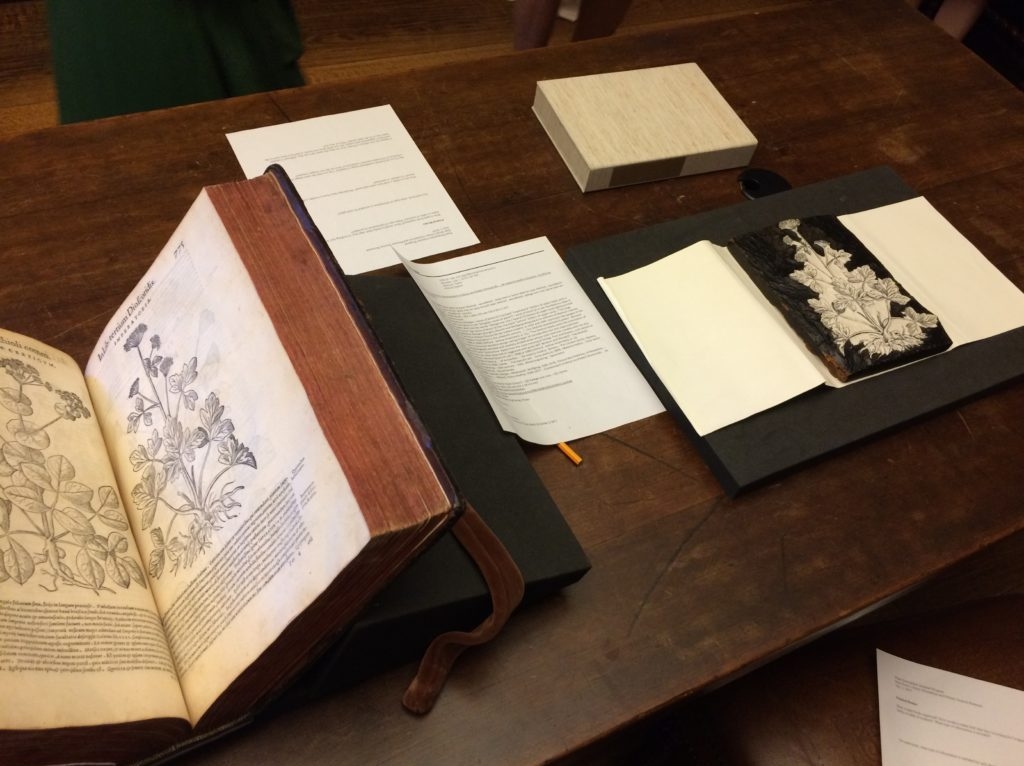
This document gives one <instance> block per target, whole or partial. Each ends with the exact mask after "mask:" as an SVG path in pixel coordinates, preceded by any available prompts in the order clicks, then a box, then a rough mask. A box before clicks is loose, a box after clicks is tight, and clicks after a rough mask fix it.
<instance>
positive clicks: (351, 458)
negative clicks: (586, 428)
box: [0, 172, 521, 764]
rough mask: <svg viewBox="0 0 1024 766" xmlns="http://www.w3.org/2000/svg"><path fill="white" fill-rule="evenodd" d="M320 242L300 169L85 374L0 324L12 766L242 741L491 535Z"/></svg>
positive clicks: (7, 752)
mask: <svg viewBox="0 0 1024 766" xmlns="http://www.w3.org/2000/svg"><path fill="white" fill-rule="evenodd" d="M320 244H321V243H320V242H319V240H318V234H317V232H316V230H315V228H314V227H312V225H311V224H309V223H308V220H307V219H306V218H305V217H304V216H303V214H302V209H301V204H300V203H298V201H297V198H295V197H294V192H293V190H292V189H291V187H290V185H289V184H288V182H287V179H285V178H284V177H283V174H278V173H276V172H270V173H268V174H267V175H264V176H262V177H259V178H256V179H253V180H251V181H246V182H241V183H234V184H224V185H221V186H214V187H209V188H207V189H205V190H204V191H203V192H202V193H201V195H200V196H199V198H198V199H197V201H196V202H195V204H194V205H193V206H192V208H191V210H190V211H189V212H188V214H187V216H186V217H185V218H184V220H183V221H182V222H181V224H180V225H179V227H178V228H177V230H176V231H175V233H174V236H173V237H172V239H171V241H170V242H169V243H168V244H167V246H166V247H165V248H164V250H163V251H162V252H161V253H160V255H159V256H158V258H157V259H156V261H155V262H154V263H153V265H152V267H151V268H150V269H149V271H148V272H147V274H146V275H145V277H144V278H143V279H142V281H141V282H140V283H139V285H138V286H137V287H136V288H135V290H134V291H133V292H132V294H131V295H129V296H128V298H127V299H126V300H125V301H124V303H123V304H122V306H121V307H120V309H119V310H118V311H117V312H116V313H115V315H114V317H113V318H112V319H111V320H110V322H109V324H108V325H107V327H106V329H105V330H104V332H103V334H102V336H101V337H100V339H99V342H98V344H97V345H96V347H95V349H94V351H93V353H92V355H91V357H90V359H89V361H88V364H87V365H86V369H85V374H84V376H83V374H82V372H81V371H80V370H79V369H78V367H77V366H76V364H75V363H74V361H73V360H72V359H71V358H70V357H68V356H67V355H65V354H63V353H62V352H60V351H58V350H56V349H54V348H51V347H48V346H45V345H43V344H40V343H38V342H36V341H34V340H32V339H30V338H27V337H24V336H21V335H15V334H12V333H0V406H2V408H3V410H4V413H3V414H4V415H5V416H6V417H5V419H4V423H3V425H2V426H0V432H2V433H0V688H2V689H3V691H4V698H5V702H4V704H3V705H0V762H3V763H12V764H13V763H17V764H31V763H54V762H69V761H73V762H83V761H88V762H119V763H120V762H125V761H131V760H137V759H139V758H144V757H147V756H150V755H152V754H154V753H158V752H161V751H166V750H167V749H169V748H174V747H175V746H176V745H179V744H181V743H183V742H186V741H189V740H195V739H197V738H203V737H206V736H212V735H213V734H215V733H216V732H218V730H222V729H224V728H229V727H231V726H233V725H236V724H237V723H238V722H240V721H244V720H245V719H246V717H247V716H249V715H250V714H252V713H253V712H254V711H256V710H258V709H259V708H260V707H261V706H262V705H263V704H264V703H266V702H267V701H268V700H269V699H271V698H272V697H273V696H274V695H275V694H276V693H277V692H279V691H280V690H281V689H282V687H283V686H284V685H285V684H286V682H287V681H288V680H289V679H291V678H292V677H293V676H294V675H295V673H296V672H297V671H298V670H300V669H302V668H303V667H304V666H305V665H306V664H307V663H308V662H309V661H310V660H311V659H312V658H313V657H315V656H316V655H317V654H318V653H319V651H320V650H322V649H323V648H325V647H326V646H327V645H328V644H329V642H330V641H331V640H332V639H333V638H335V637H336V636H337V635H338V634H339V632H340V631H342V630H343V629H344V628H345V627H346V626H347V625H348V624H349V623H350V622H351V621H352V619H353V618H354V617H355V616H356V615H357V613H358V612H359V611H360V609H361V608H362V607H363V606H364V604H365V603H366V602H367V601H368V599H369V598H370V597H371V596H373V595H374V594H375V593H377V592H378V591H379V590H380V589H381V588H382V587H383V586H384V585H385V584H386V583H387V582H388V581H389V580H391V578H392V577H393V576H394V575H395V574H397V573H398V572H399V571H400V570H401V569H402V568H403V567H404V566H405V565H406V564H407V563H409V562H410V561H411V560H412V559H413V558H414V557H415V556H416V554H417V553H418V552H419V551H421V550H422V549H424V548H425V547H426V546H427V545H429V544H430V543H431V542H432V540H433V539H434V538H435V536H436V535H438V534H439V533H440V532H441V531H442V530H444V529H445V528H446V527H448V526H449V523H450V522H453V520H455V519H456V518H458V519H459V521H458V523H457V524H456V527H455V529H456V536H457V537H458V538H459V540H460V542H463V543H464V544H466V541H467V537H469V538H474V539H476V538H480V537H484V538H486V529H485V528H484V529H483V530H481V529H480V528H479V526H476V527H472V528H471V529H470V534H469V535H468V536H467V535H465V534H464V535H463V536H461V537H460V536H459V535H458V530H459V528H460V527H462V526H463V522H465V521H466V520H467V518H470V517H472V516H473V515H474V514H473V513H472V510H471V509H468V508H467V509H465V513H464V514H462V515H461V516H460V511H462V510H463V508H462V504H461V501H460V499H459V497H458V495H457V494H456V492H455V491H454V489H453V487H452V486H451V484H450V482H449V480H448V479H447V477H446V474H445V473H444V472H443V470H442V469H441V468H440V467H439V464H438V462H437V461H436V459H435V456H434V454H433V452H432V448H431V445H430V443H429V440H428V438H427V437H426V435H425V433H424V432H423V431H422V428H421V427H420V424H419V421H418V418H417V416H416V414H415V413H414V411H413V410H412V408H411V406H410V404H409V402H408V401H407V399H406V398H405V396H404V394H403V393H402V391H401V389H400V388H399V386H398V385H397V383H396V381H395V379H394V378H393V376H392V375H391V372H390V369H389V367H388V365H387V363H386V362H385V361H384V359H383V355H382V353H381V351H380V349H379V347H378V345H377V343H376V341H375V338H374V336H373V335H372V333H371V332H370V331H369V329H368V327H367V325H366V324H365V321H364V318H363V317H362V315H361V314H360V311H359V309H358V307H357V306H356V305H355V303H354V301H353V300H352V297H351V295H350V294H349V293H348V291H347V287H346V286H345V284H344V282H343V280H342V279H341V278H340V275H339V274H338V272H337V270H336V267H335V266H334V264H333V262H332V261H331V260H330V258H329V256H328V257H324V256H323V253H324V252H325V251H324V250H323V249H322V248H321V247H320ZM477 520H478V517H477ZM470 542H472V540H471V541H470ZM499 547H500V546H499ZM491 559H492V560H494V561H498V562H499V564H500V565H504V564H503V563H502V562H503V560H502V558H501V553H500V551H499V552H498V553H497V554H495V555H492V556H491ZM511 567H512V569H513V570H514V569H515V567H514V564H512V565H511ZM484 574H485V577H487V572H486V571H485V573H484ZM517 574H518V571H517V570H516V571H515V572H514V573H513V575H512V577H511V581H512V582H513V585H511V586H509V587H508V588H506V589H505V591H504V592H503V593H502V594H499V595H500V596H501V598H503V599H504V606H505V611H506V612H507V611H510V609H508V606H509V603H510V602H511V603H512V605H513V606H514V602H515V600H516V598H517V596H516V593H515V589H516V585H515V576H516V575H517ZM488 582H489V583H490V582H491V580H490V579H488ZM519 586H520V588H521V580H520V581H519ZM499 595H496V596H495V599H496V609H497V607H498V601H499V600H501V598H499ZM505 616H507V614H506V615H505ZM501 622H503V618H502V617H500V616H499V619H498V620H497V621H493V620H492V625H491V626H490V628H491V629H494V628H495V627H496V626H498V627H500V623H501ZM457 653H458V652H457V649H455V650H453V649H452V648H451V647H450V646H449V647H447V648H445V647H441V648H440V649H439V651H437V652H435V657H434V660H435V662H434V664H433V666H432V667H430V668H427V672H426V674H425V675H423V674H421V677H420V678H419V679H418V682H420V687H419V688H418V690H415V691H418V693H420V694H421V696H422V694H423V693H425V694H427V696H429V695H430V694H432V693H434V692H436V687H437V684H438V681H439V678H443V674H444V672H445V671H446V669H447V667H448V666H450V664H451V662H452V661H453V660H454V655H456V654H457ZM424 684H425V685H426V687H428V688H426V689H425V690H424V688H422V687H423V685H424ZM414 686H415V684H414ZM419 702H420V706H421V707H423V700H422V699H420V701H419ZM426 706H427V707H429V701H428V702H427V704H426Z"/></svg>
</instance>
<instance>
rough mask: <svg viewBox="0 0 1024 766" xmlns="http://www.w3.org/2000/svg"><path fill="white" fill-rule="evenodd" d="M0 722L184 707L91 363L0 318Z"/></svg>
mask: <svg viewBox="0 0 1024 766" xmlns="http://www.w3.org/2000/svg"><path fill="white" fill-rule="evenodd" d="M0 414H2V415H3V416H4V417H3V421H2V425H0V689H2V690H3V696H4V700H5V701H4V703H3V704H2V705H0V729H24V728H56V727H62V726H90V725H96V724H104V723H122V722H127V721H138V720H144V719H148V718H163V717H176V718H187V717H188V714H187V711H186V709H185V704H184V700H183V699H182V695H181V689H180V687H179V685H178V678H177V675H176V673H175V671H174V666H173V664H172V662H171V657H170V652H169V650H168V647H167V642H166V640H165V638H164V634H163V629H162V627H161V625H160V620H159V617H158V616H157V614H156V607H155V604H154V602H153V595H152V592H151V591H150V590H149V587H148V582H147V579H146V576H145V574H144V572H143V567H142V561H141V558H140V555H139V551H138V548H137V547H136V545H135V541H134V539H133V537H132V534H131V531H130V530H129V526H128V521H127V519H126V517H125V512H124V505H123V503H122V502H121V499H120V497H119V494H118V492H117V490H116V488H115V487H116V482H115V481H114V475H113V473H112V471H111V467H110V461H109V460H108V458H107V455H106V451H105V448H104V445H103V438H102V436H101V434H100V429H99V426H98V425H97V422H96V418H95V417H94V413H93V405H92V403H91V401H90V400H89V396H88V393H87V392H86V389H85V382H84V380H83V379H82V373H81V371H80V370H79V369H78V367H77V365H76V364H75V362H74V360H73V359H71V358H70V357H69V356H67V355H66V354H63V353H62V352H60V351H58V350H56V349H53V348H50V347H49V346H44V345H43V344H40V343H37V342H36V341H34V340H32V339H30V338H26V337H24V336H22V335H16V334H14V333H8V332H4V331H0Z"/></svg>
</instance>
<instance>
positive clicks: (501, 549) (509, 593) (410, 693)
mask: <svg viewBox="0 0 1024 766" xmlns="http://www.w3.org/2000/svg"><path fill="white" fill-rule="evenodd" d="M452 533H453V534H454V535H455V539H456V540H458V541H459V544H460V545H461V546H462V547H463V548H464V549H465V551H466V553H468V554H469V556H470V558H472V559H473V561H474V563H475V564H476V566H477V567H478V568H479V570H480V574H481V575H483V578H484V581H485V582H486V583H487V589H488V590H489V591H490V593H491V603H492V609H491V614H490V615H489V616H488V617H487V619H486V620H484V621H483V622H482V623H480V624H479V625H478V626H477V627H476V628H474V629H473V630H471V631H468V632H467V631H450V632H448V633H442V634H441V635H439V636H438V637H437V638H435V639H434V640H433V641H432V642H431V643H430V646H429V647H427V651H426V653H425V654H424V655H423V659H422V660H421V661H420V667H419V670H418V671H417V673H416V677H415V678H413V680H412V683H410V684H409V688H408V689H406V691H405V695H404V696H403V697H402V705H403V706H404V707H405V709H406V710H408V711H409V712H411V713H415V714H417V715H423V714H425V713H429V712H430V710H431V709H432V708H433V707H434V703H435V702H436V701H437V697H438V695H439V694H440V693H441V689H442V688H443V687H444V683H445V681H446V680H447V678H448V674H449V673H450V672H451V669H452V665H454V664H455V660H456V659H458V657H459V655H460V654H462V652H463V651H465V650H466V649H468V648H469V647H471V646H477V645H479V644H483V643H486V642H487V641H490V640H491V639H492V638H494V637H495V636H497V635H498V632H499V631H500V630H501V629H502V627H503V626H504V625H505V623H506V622H508V618H509V617H510V616H511V615H512V612H513V611H515V608H516V607H517V606H519V602H520V601H522V598H523V591H524V583H523V575H522V573H521V572H520V571H519V567H518V566H517V565H516V562H515V561H514V560H513V559H512V557H511V556H510V555H509V553H508V551H507V550H505V546H504V545H502V543H501V540H499V539H498V538H497V536H496V535H495V534H494V532H492V531H491V529H490V527H488V526H487V524H486V522H484V520H483V519H482V518H480V515H479V514H478V513H477V512H476V511H475V510H474V509H473V507H472V506H470V505H468V504H467V505H466V507H465V510H464V512H463V513H462V515H461V516H460V517H459V519H458V521H456V522H455V524H454V526H453V527H452Z"/></svg>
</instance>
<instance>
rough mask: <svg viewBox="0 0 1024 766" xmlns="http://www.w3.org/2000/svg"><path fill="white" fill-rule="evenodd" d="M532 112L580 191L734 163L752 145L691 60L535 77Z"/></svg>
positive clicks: (744, 158) (747, 156) (747, 155)
mask: <svg viewBox="0 0 1024 766" xmlns="http://www.w3.org/2000/svg"><path fill="white" fill-rule="evenodd" d="M533 111H534V114H536V115H537V119H538V120H540V123H541V125H543V126H544V130H546V131H547V134H548V136H549V137H550V138H551V141H552V142H553V143H554V145H555V148H556V149H557V150H558V153H559V154H560V155H562V159H563V160H564V161H565V164H566V165H567V166H568V167H569V170H570V172H571V173H572V175H573V177H574V178H575V179H576V182H577V183H578V184H579V185H580V188H581V189H582V190H583V191H585V192H587V191H596V190H598V189H607V188H610V187H613V186H626V185H628V184H636V183H643V182H645V181H657V180H659V179H663V178H675V177H677V176H687V175H693V174H694V173H707V172H710V171H713V170H722V169H725V168H734V167H740V166H743V165H746V164H747V163H748V162H749V161H750V158H751V157H752V156H753V154H754V149H756V148H757V139H756V138H754V134H753V133H751V132H750V130H748V129H747V126H746V125H744V124H743V121H742V120H740V118H739V116H738V115H737V114H736V112H735V111H733V109H732V107H730V106H729V104H728V103H727V102H726V100H725V99H724V98H722V95H721V94H720V93H719V92H718V91H717V90H716V89H715V86H714V85H712V84H711V81H710V80H709V79H708V78H707V77H706V76H705V74H704V73H703V72H702V71H701V70H700V67H698V66H697V65H696V64H674V65H672V66H664V67H652V68H650V69H633V70H630V71H626V72H608V73H604V74H594V75H584V76H582V77H566V78H563V79H559V80H542V81H540V82H538V83H537V93H536V96H535V98H534V102H533Z"/></svg>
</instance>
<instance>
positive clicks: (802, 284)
mask: <svg viewBox="0 0 1024 766" xmlns="http://www.w3.org/2000/svg"><path fill="white" fill-rule="evenodd" d="M728 248H729V252H731V253H732V255H733V257H734V258H735V259H736V261H737V262H738V263H739V264H740V266H742V267H743V269H744V270H745V271H746V272H747V274H748V275H749V276H750V278H751V279H752V280H753V281H754V283H755V284H756V285H757V286H758V288H760V290H761V291H762V293H764V295H765V297H766V298H767V299H768V300H769V301H770V302H771V303H772V304H773V305H774V306H775V307H776V308H777V309H779V311H781V312H782V314H783V316H784V317H785V318H786V320H787V321H788V322H789V324H790V326H791V327H792V328H793V329H794V330H795V331H796V332H797V334H798V335H800V337H801V338H802V339H803V340H804V342H805V343H806V344H807V346H808V348H810V349H811V350H812V351H813V352H814V353H815V354H817V355H818V356H819V357H820V358H821V359H822V361H823V362H824V363H825V365H826V366H827V367H828V368H829V370H830V371H831V372H832V374H833V375H835V377H836V378H838V379H839V380H842V381H845V380H849V379H852V378H855V377H857V376H859V375H864V374H869V373H873V372H880V371H881V370H883V369H887V368H890V367H894V366H896V365H900V364H904V363H906V362H909V361H912V360H914V359H918V358H920V357H923V356H928V355H930V354H934V353H937V352H939V351H943V350H945V349H946V348H949V346H950V345H951V341H950V338H949V336H948V335H947V334H946V332H945V330H944V329H943V328H942V325H941V322H940V320H939V318H938V317H937V316H936V315H934V314H932V313H930V312H929V311H928V310H927V309H926V308H924V307H923V306H922V305H921V304H920V303H918V302H917V301H916V300H915V299H914V298H913V296H911V295H908V294H907V293H906V291H905V290H904V289H903V288H902V287H901V286H900V284H899V283H897V282H896V280H895V279H893V277H892V274H890V273H889V271H888V270H887V269H886V267H885V266H884V265H883V264H882V263H881V262H880V261H879V260H878V259H877V258H876V257H875V256H874V255H873V254H872V253H871V252H870V251H869V250H868V249H867V248H866V247H864V245H863V244H862V243H861V242H860V240H858V239H857V238H856V237H855V236H854V235H853V234H852V233H851V232H850V231H849V230H848V229H847V228H846V227H845V226H843V225H842V223H840V222H839V220H838V219H836V218H835V217H831V216H820V217H813V218H805V219H802V220H800V219H795V218H794V219H787V220H784V221H781V222H779V223H778V224H777V225H775V226H771V227H769V228H767V229H762V230H760V231H757V232H753V233H750V234H746V235H743V236H740V237H736V238H735V239H733V240H731V241H730V242H729V243H728Z"/></svg>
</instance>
